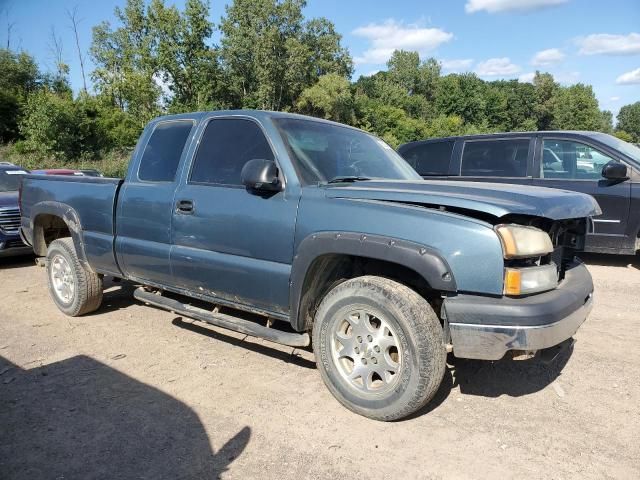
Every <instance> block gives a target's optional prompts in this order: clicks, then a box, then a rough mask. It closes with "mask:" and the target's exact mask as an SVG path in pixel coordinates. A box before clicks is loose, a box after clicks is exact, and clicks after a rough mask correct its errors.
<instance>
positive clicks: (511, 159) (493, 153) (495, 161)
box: [460, 138, 529, 177]
mask: <svg viewBox="0 0 640 480" xmlns="http://www.w3.org/2000/svg"><path fill="white" fill-rule="evenodd" d="M528 157H529V139H527V138H514V139H509V140H476V141H468V142H465V143H464V149H463V151H462V165H461V168H460V175H462V176H467V177H526V176H527V158H528Z"/></svg>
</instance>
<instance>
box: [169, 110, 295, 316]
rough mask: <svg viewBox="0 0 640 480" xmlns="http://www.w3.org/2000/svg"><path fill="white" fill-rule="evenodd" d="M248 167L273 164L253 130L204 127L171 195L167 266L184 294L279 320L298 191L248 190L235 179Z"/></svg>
mask: <svg viewBox="0 0 640 480" xmlns="http://www.w3.org/2000/svg"><path fill="white" fill-rule="evenodd" d="M253 159H263V160H276V161H277V159H276V158H275V156H274V153H273V149H272V147H271V146H270V144H269V141H268V139H267V137H266V136H265V134H264V133H263V131H262V129H261V127H260V125H259V124H258V123H257V122H255V121H254V120H253V119H250V118H247V117H241V116H233V117H214V118H211V119H209V121H208V123H206V125H205V127H204V132H203V134H202V137H201V140H200V142H199V145H198V147H197V149H196V151H195V153H194V155H193V162H192V165H191V168H190V169H186V168H185V169H184V173H183V179H182V180H181V182H180V185H179V186H178V189H177V190H176V196H175V200H174V208H173V222H172V237H173V238H172V241H173V247H172V250H171V265H172V269H173V274H174V277H175V282H177V284H178V285H179V286H180V287H182V288H186V289H189V290H191V291H194V292H197V293H201V294H205V295H208V296H213V297H217V298H220V299H222V300H225V301H227V302H232V303H236V304H238V303H239V304H243V305H249V306H254V307H257V308H260V309H263V310H267V311H272V312H276V313H284V312H286V311H288V302H289V298H288V297H289V274H290V270H291V263H292V258H293V243H294V233H295V231H294V230H295V221H296V211H297V206H298V200H299V189H297V188H293V186H291V188H289V186H287V185H285V188H284V189H283V190H282V191H280V192H276V193H272V194H269V195H266V194H264V193H258V192H253V191H249V190H247V189H246V188H245V186H244V185H243V184H242V181H241V178H240V172H241V170H242V167H243V166H244V165H245V163H246V162H248V161H249V160H253Z"/></svg>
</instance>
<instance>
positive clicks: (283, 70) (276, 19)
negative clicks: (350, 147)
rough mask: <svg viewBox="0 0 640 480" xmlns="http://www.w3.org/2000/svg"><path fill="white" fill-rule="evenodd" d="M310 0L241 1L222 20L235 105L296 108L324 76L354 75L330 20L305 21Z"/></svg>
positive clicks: (227, 76) (227, 79)
mask: <svg viewBox="0 0 640 480" xmlns="http://www.w3.org/2000/svg"><path fill="white" fill-rule="evenodd" d="M305 5H306V2H305V1H304V0H282V1H278V0H235V1H234V2H233V3H232V4H230V5H228V6H227V7H226V16H225V17H223V18H222V22H221V24H220V31H221V33H222V41H221V50H220V60H221V64H222V68H223V72H224V76H225V82H226V88H227V91H228V98H229V104H230V105H231V106H232V107H234V108H239V107H248V108H261V109H268V110H282V109H289V108H293V106H294V105H295V102H296V100H297V98H298V96H299V95H300V93H301V92H302V91H303V90H304V89H305V88H307V87H309V86H311V85H313V84H315V83H316V82H317V80H318V78H319V77H320V76H321V75H325V74H328V73H335V74H338V75H340V76H350V74H351V70H352V66H351V64H352V62H351V58H350V57H349V54H348V52H347V51H346V50H345V49H343V48H342V47H341V46H340V35H338V34H337V33H336V32H335V29H334V28H333V25H332V24H331V22H329V21H328V20H326V19H314V20H311V21H305V20H304V16H303V14H302V9H303V8H304V6H305Z"/></svg>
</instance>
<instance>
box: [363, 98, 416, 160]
mask: <svg viewBox="0 0 640 480" xmlns="http://www.w3.org/2000/svg"><path fill="white" fill-rule="evenodd" d="M355 103H356V111H357V119H358V120H357V124H356V126H358V127H360V128H362V129H364V130H367V131H368V132H371V133H374V134H376V135H378V136H380V137H382V138H383V139H384V140H385V141H386V142H387V143H389V145H391V146H392V147H394V148H395V147H398V146H399V145H400V144H402V143H406V142H411V141H413V140H420V139H423V138H425V137H427V124H426V123H425V122H424V121H421V120H417V119H415V118H412V117H410V116H409V115H408V114H407V112H405V111H404V110H403V109H401V108H398V107H394V106H392V105H387V104H384V103H382V102H381V101H379V100H376V99H371V98H369V97H367V96H366V95H357V96H356V97H355Z"/></svg>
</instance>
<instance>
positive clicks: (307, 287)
mask: <svg viewBox="0 0 640 480" xmlns="http://www.w3.org/2000/svg"><path fill="white" fill-rule="evenodd" d="M362 275H376V276H379V277H384V278H388V279H390V280H395V281H397V282H398V283H402V284H403V285H406V286H407V287H409V288H411V289H412V290H414V291H415V292H417V293H418V294H419V295H420V296H422V297H423V298H425V299H426V300H427V301H428V302H429V303H430V304H431V305H432V306H433V308H434V310H435V311H436V312H439V311H440V304H441V303H442V299H441V297H440V292H438V291H437V290H434V289H432V288H431V286H430V285H429V283H428V282H427V281H426V280H425V279H424V277H422V276H421V275H420V274H419V273H417V272H416V271H414V270H412V269H411V268H408V267H405V266H403V265H399V264H397V263H393V262H388V261H385V260H378V259H374V258H367V257H359V256H353V255H342V254H327V255H322V256H320V257H318V258H316V259H315V260H314V261H313V263H312V264H311V265H310V267H309V269H308V270H307V273H306V275H305V279H304V283H303V286H302V292H301V295H300V309H299V311H298V315H299V316H300V318H301V319H304V325H305V329H309V328H311V325H312V324H313V318H314V316H315V312H316V310H317V309H318V306H319V305H320V302H321V301H322V299H323V298H324V296H325V295H326V294H327V293H328V292H329V290H331V289H332V288H333V287H335V286H336V285H338V284H340V283H342V282H344V281H346V280H349V279H351V278H355V277H360V276H362Z"/></svg>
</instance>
